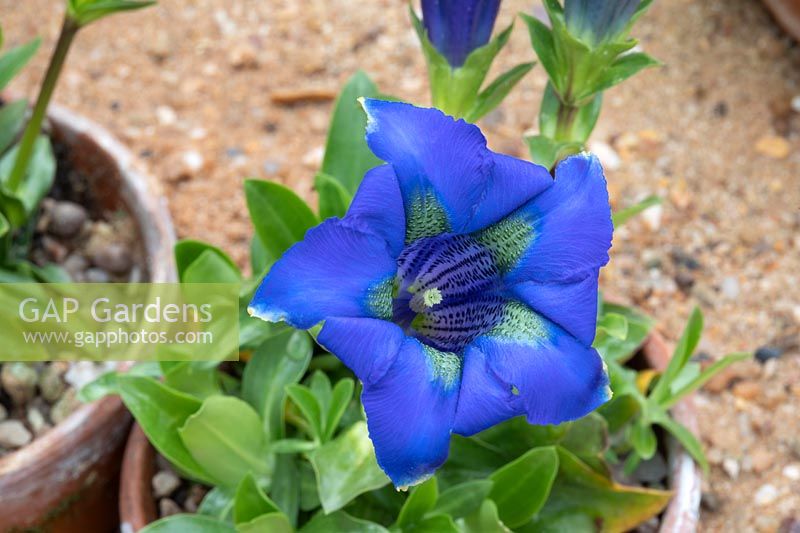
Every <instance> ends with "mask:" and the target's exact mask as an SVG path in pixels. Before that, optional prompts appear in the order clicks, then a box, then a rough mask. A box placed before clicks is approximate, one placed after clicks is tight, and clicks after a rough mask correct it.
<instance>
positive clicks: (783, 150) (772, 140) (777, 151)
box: [756, 135, 791, 159]
mask: <svg viewBox="0 0 800 533" xmlns="http://www.w3.org/2000/svg"><path fill="white" fill-rule="evenodd" d="M756 152H758V153H759V154H761V155H763V156H766V157H769V158H770V159H786V158H787V157H788V156H789V153H790V152H791V146H790V145H789V141H787V140H786V138H784V137H779V136H777V135H767V136H765V137H761V138H760V139H759V140H758V142H756Z"/></svg>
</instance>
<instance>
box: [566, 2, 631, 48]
mask: <svg viewBox="0 0 800 533" xmlns="http://www.w3.org/2000/svg"><path fill="white" fill-rule="evenodd" d="M640 3H641V0H565V5H564V18H565V20H566V23H567V29H568V30H569V31H570V33H571V34H572V35H574V36H575V37H577V38H578V39H581V40H583V41H585V42H586V43H587V44H590V45H596V44H600V43H603V42H607V41H610V40H613V39H614V38H615V37H618V36H619V35H620V33H622V31H623V30H624V29H625V26H626V25H627V24H628V21H630V19H631V17H632V16H633V14H634V13H635V12H636V9H637V8H638V7H639V4H640Z"/></svg>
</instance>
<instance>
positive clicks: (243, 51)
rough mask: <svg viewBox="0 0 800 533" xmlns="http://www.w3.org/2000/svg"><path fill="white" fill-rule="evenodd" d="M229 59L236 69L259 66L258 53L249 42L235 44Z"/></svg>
mask: <svg viewBox="0 0 800 533" xmlns="http://www.w3.org/2000/svg"><path fill="white" fill-rule="evenodd" d="M228 60H229V61H230V64H231V66H232V67H233V68H235V69H236V70H244V69H254V68H258V53H257V52H256V49H255V48H253V47H252V46H250V45H249V44H240V45H237V46H234V47H233V48H232V49H231V51H230V53H229V54H228Z"/></svg>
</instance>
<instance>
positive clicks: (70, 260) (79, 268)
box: [61, 253, 89, 281]
mask: <svg viewBox="0 0 800 533" xmlns="http://www.w3.org/2000/svg"><path fill="white" fill-rule="evenodd" d="M61 266H62V267H64V270H66V271H67V273H69V275H70V277H71V278H72V279H73V280H75V281H80V280H81V279H83V274H84V271H85V270H86V268H87V267H88V266H89V261H87V259H86V258H85V257H84V256H82V255H81V254H77V253H74V254H70V255H68V256H67V258H66V259H65V260H64V262H63V263H62V264H61Z"/></svg>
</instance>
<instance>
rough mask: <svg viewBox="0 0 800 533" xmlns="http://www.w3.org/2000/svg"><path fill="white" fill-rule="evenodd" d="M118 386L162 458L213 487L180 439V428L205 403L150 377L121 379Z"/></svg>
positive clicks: (128, 376) (122, 396)
mask: <svg viewBox="0 0 800 533" xmlns="http://www.w3.org/2000/svg"><path fill="white" fill-rule="evenodd" d="M116 382H117V388H118V390H119V395H120V397H121V398H122V401H123V402H125V407H127V408H128V410H129V411H130V412H131V414H132V415H133V417H134V418H135V419H136V421H137V422H138V423H139V425H140V426H141V427H142V430H143V431H144V433H145V434H146V435H147V438H148V440H149V441H150V442H151V443H152V444H153V446H155V448H156V449H157V450H158V451H159V452H160V453H161V455H163V456H164V457H166V458H167V459H169V461H170V462H171V463H172V464H174V465H175V466H177V467H178V468H179V469H180V470H182V471H183V472H184V473H185V474H187V475H188V476H190V477H192V478H194V479H197V480H199V481H204V482H206V483H212V482H213V478H212V476H211V475H210V473H208V472H206V470H205V468H203V467H202V466H200V464H199V463H198V462H197V461H196V460H195V458H194V457H193V456H192V454H191V453H190V452H189V450H188V448H186V446H185V445H184V444H183V441H182V440H181V439H180V437H179V436H178V428H180V427H181V426H182V425H183V424H184V423H185V422H186V420H188V419H189V417H190V416H192V415H193V414H195V412H197V411H198V410H199V409H200V406H201V405H202V404H201V402H200V401H199V400H198V399H196V398H194V397H192V396H189V395H188V394H183V393H181V392H178V391H176V390H174V389H171V388H169V387H167V386H166V385H163V384H161V383H159V382H158V381H156V380H154V379H152V378H149V377H144V376H135V375H130V374H125V375H118V376H117V378H116Z"/></svg>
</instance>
